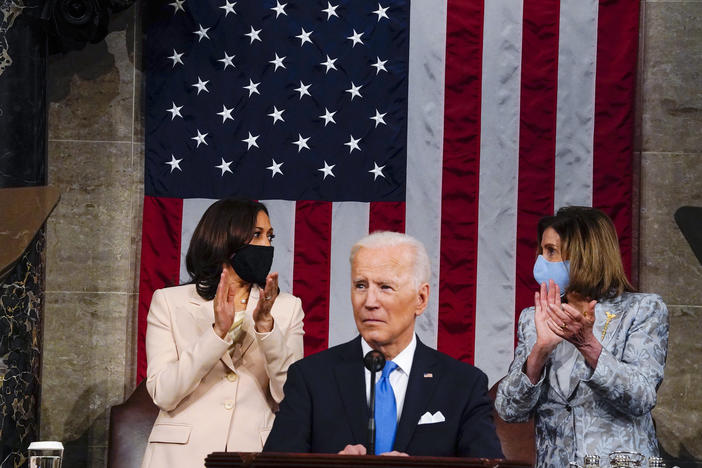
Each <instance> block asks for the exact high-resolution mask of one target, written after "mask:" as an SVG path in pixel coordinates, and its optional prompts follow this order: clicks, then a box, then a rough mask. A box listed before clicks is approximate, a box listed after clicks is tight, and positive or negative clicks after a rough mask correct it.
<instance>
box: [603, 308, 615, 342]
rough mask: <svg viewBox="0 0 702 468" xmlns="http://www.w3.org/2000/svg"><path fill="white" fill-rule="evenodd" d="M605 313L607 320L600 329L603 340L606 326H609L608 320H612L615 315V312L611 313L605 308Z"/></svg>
mask: <svg viewBox="0 0 702 468" xmlns="http://www.w3.org/2000/svg"><path fill="white" fill-rule="evenodd" d="M605 314H607V321H606V322H605V324H604V329H603V330H602V339H603V340H604V337H605V335H606V334H607V328H609V322H611V321H612V319H613V318H614V317H616V316H617V314H613V313H611V312H610V311H608V310H606V311H605Z"/></svg>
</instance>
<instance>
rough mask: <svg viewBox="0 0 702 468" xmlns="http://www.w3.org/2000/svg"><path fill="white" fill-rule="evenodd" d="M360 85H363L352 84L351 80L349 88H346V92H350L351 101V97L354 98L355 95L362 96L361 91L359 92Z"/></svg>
mask: <svg viewBox="0 0 702 468" xmlns="http://www.w3.org/2000/svg"><path fill="white" fill-rule="evenodd" d="M362 86H363V85H361V86H356V85H355V84H353V81H352V82H351V88H350V89H347V90H346V92H347V93H351V100H352V101H353V98H355V97H356V96H358V97H363V96H361V93H360V92H359V90H360V89H361V87H362Z"/></svg>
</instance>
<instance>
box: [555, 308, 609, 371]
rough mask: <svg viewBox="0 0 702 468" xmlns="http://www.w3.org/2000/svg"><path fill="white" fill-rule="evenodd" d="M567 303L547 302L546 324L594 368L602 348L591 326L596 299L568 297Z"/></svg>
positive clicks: (592, 324) (593, 323)
mask: <svg viewBox="0 0 702 468" xmlns="http://www.w3.org/2000/svg"><path fill="white" fill-rule="evenodd" d="M568 299H569V301H570V302H569V303H568V304H561V307H558V306H556V305H555V304H549V310H548V315H549V318H548V321H547V323H548V326H549V328H550V329H551V331H553V332H554V333H555V334H557V335H558V336H560V337H562V338H563V339H564V340H567V341H569V342H570V343H572V344H573V345H574V346H575V347H576V348H577V349H578V350H579V351H580V353H581V354H582V355H583V356H584V357H585V360H586V361H587V363H588V364H589V365H590V366H591V367H592V368H593V369H594V368H595V367H596V366H597V360H598V358H599V356H600V351H601V350H602V345H600V342H599V341H597V338H595V335H594V333H593V332H592V328H593V326H594V325H595V305H596V304H597V301H587V300H578V299H575V298H570V297H569V298H568Z"/></svg>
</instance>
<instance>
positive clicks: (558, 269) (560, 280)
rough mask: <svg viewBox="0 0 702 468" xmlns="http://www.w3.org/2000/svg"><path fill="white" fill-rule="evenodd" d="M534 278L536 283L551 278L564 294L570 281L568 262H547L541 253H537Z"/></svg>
mask: <svg viewBox="0 0 702 468" xmlns="http://www.w3.org/2000/svg"><path fill="white" fill-rule="evenodd" d="M534 279H535V280H536V282H537V283H539V284H541V283H546V287H548V280H553V282H554V283H556V284H557V285H558V287H559V288H560V289H561V295H563V294H565V290H566V288H567V287H568V283H569V282H570V262H569V261H568V260H565V261H563V262H549V261H548V260H546V259H545V258H544V256H543V255H539V258H537V259H536V263H534Z"/></svg>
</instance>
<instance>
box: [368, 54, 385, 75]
mask: <svg viewBox="0 0 702 468" xmlns="http://www.w3.org/2000/svg"><path fill="white" fill-rule="evenodd" d="M376 58H377V60H376V62H375V63H374V64H373V65H371V67H375V74H376V75H377V74H378V73H380V71H381V70H382V71H384V72H387V71H388V70H387V69H386V68H385V64H386V63H387V62H388V61H387V60H380V57H376Z"/></svg>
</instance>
